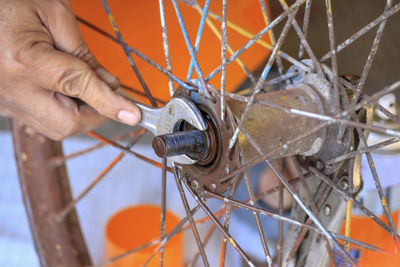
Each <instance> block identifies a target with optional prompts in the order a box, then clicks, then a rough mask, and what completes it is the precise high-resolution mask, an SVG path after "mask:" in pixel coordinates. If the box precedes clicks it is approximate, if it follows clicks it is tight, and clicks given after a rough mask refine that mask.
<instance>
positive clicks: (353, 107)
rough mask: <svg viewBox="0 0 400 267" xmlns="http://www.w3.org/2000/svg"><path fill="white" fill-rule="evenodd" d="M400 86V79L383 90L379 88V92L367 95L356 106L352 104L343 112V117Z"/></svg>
mask: <svg viewBox="0 0 400 267" xmlns="http://www.w3.org/2000/svg"><path fill="white" fill-rule="evenodd" d="M399 88H400V80H398V81H397V82H394V83H392V84H391V85H389V86H387V87H385V88H384V89H382V90H379V91H378V92H376V93H375V94H373V95H371V96H369V97H367V98H366V99H363V100H361V101H360V103H358V104H357V105H355V106H351V107H349V108H348V109H347V110H345V111H343V112H342V114H341V117H345V116H346V115H347V114H349V113H351V112H354V111H356V110H359V109H360V108H362V107H363V106H365V105H368V104H370V103H373V102H376V101H378V100H379V98H381V97H382V96H384V95H386V94H389V93H391V92H393V91H395V90H397V89H399Z"/></svg>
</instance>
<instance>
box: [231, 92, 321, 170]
mask: <svg viewBox="0 0 400 267" xmlns="http://www.w3.org/2000/svg"><path fill="white" fill-rule="evenodd" d="M268 103H271V104H273V105H279V106H283V107H286V108H295V109H299V110H304V111H309V112H313V113H318V114H324V113H325V112H324V106H323V102H322V101H321V99H320V97H319V95H318V94H317V93H316V92H315V90H314V89H313V88H312V87H311V86H309V85H307V84H296V88H292V89H287V90H281V91H275V92H271V93H264V94H259V95H257V97H256V102H255V103H254V104H253V105H252V107H251V109H250V112H249V115H248V116H247V118H246V119H245V120H244V123H243V128H244V129H245V130H246V131H247V132H248V133H249V134H250V135H251V137H252V138H253V140H254V141H255V142H256V143H257V144H258V145H259V147H260V149H261V150H262V152H264V153H265V154H267V153H269V152H271V151H274V150H277V152H276V153H275V154H273V155H271V159H275V158H281V157H287V156H290V155H295V154H301V155H305V156H310V155H313V154H315V153H317V152H318V151H319V150H320V149H321V147H322V146H323V144H324V141H325V130H323V129H322V130H320V131H318V132H316V133H314V134H312V135H310V136H308V137H307V138H305V139H303V140H302V142H298V143H296V144H292V145H290V146H288V147H287V148H285V149H278V148H279V147H282V146H283V145H285V144H286V143H287V142H289V141H291V140H293V139H295V138H296V137H297V136H299V135H302V134H304V133H306V132H307V131H309V130H310V129H312V128H315V127H317V126H318V125H320V123H321V122H320V121H318V120H316V119H313V118H309V117H304V116H300V115H295V114H291V113H288V112H287V111H285V110H283V109H280V108H278V107H275V106H273V105H268ZM227 104H228V106H229V107H230V109H231V110H232V112H233V114H234V115H235V117H236V118H237V119H240V118H241V115H242V114H243V112H244V109H245V107H246V104H247V102H246V101H245V100H236V99H228V100H227ZM238 141H239V145H240V150H241V152H242V153H243V159H244V162H245V163H246V162H250V161H252V160H254V159H256V158H258V157H259V156H260V154H259V153H258V152H257V150H256V149H255V148H254V147H253V146H252V145H251V144H250V142H249V140H248V139H247V138H246V136H245V135H244V134H243V133H240V134H239V137H238Z"/></svg>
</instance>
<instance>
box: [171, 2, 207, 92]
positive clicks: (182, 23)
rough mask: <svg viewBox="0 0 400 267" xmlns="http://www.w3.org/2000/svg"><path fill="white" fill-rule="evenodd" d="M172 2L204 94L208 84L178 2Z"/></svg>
mask: <svg viewBox="0 0 400 267" xmlns="http://www.w3.org/2000/svg"><path fill="white" fill-rule="evenodd" d="M171 1H172V4H173V5H174V9H175V13H176V17H177V19H178V22H179V25H180V27H181V32H182V34H183V38H184V39H185V43H186V47H187V49H188V50H189V54H190V57H191V59H192V60H193V64H194V68H195V69H196V73H197V75H198V76H199V79H200V82H201V86H202V88H203V90H204V92H208V90H207V88H208V87H207V86H206V82H205V80H204V75H203V71H202V70H201V68H200V65H199V62H198V61H197V58H196V54H195V52H194V50H193V46H192V44H191V42H190V38H189V34H188V32H187V30H186V26H185V23H184V22H183V18H182V14H181V11H180V9H179V6H178V2H177V0H171Z"/></svg>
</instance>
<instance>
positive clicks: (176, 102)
mask: <svg viewBox="0 0 400 267" xmlns="http://www.w3.org/2000/svg"><path fill="white" fill-rule="evenodd" d="M138 106H139V107H140V109H141V110H142V120H141V122H140V125H142V126H143V127H145V128H146V129H148V130H149V131H150V132H152V133H153V134H154V135H155V136H158V135H163V134H170V133H173V132H174V131H177V130H178V129H177V127H179V125H180V124H181V123H182V122H183V121H186V122H187V123H189V124H191V125H192V126H193V127H195V128H197V129H198V130H201V131H205V130H206V129H207V123H206V122H205V120H204V118H203V116H202V114H201V112H200V111H199V110H198V109H197V107H196V105H195V104H194V103H193V102H191V101H190V100H188V99H187V98H185V97H174V98H171V99H170V101H169V102H168V103H167V104H165V106H164V107H162V108H157V109H154V108H150V107H147V106H144V105H141V104H138ZM169 159H170V160H171V161H174V162H177V163H182V164H194V163H196V162H197V161H196V160H193V159H191V158H190V157H188V156H186V155H180V156H173V157H169Z"/></svg>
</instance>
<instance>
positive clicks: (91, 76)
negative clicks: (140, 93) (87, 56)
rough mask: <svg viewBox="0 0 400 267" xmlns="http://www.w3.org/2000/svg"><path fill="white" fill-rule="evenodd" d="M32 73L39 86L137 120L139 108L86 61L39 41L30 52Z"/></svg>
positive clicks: (109, 113)
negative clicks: (113, 88) (112, 87)
mask: <svg viewBox="0 0 400 267" xmlns="http://www.w3.org/2000/svg"><path fill="white" fill-rule="evenodd" d="M29 56H30V58H31V60H32V61H31V62H35V63H34V64H33V65H32V66H31V67H32V69H31V73H33V74H34V75H35V77H34V78H35V80H36V81H37V82H38V83H39V86H41V87H43V88H46V89H48V90H52V91H56V92H59V93H61V94H64V95H67V96H70V97H76V98H79V99H81V100H82V101H84V102H86V103H87V104H88V105H89V106H91V107H93V108H94V109H95V110H96V111H97V112H99V113H100V114H102V115H104V116H106V117H108V118H111V119H114V120H118V121H121V122H123V123H125V124H129V125H135V124H137V123H138V122H139V121H140V117H141V112H140V110H139V108H138V107H137V106H136V105H135V104H134V103H133V102H132V101H130V100H129V99H127V98H125V97H123V96H121V95H118V94H117V93H115V92H114V91H113V90H112V89H111V88H110V86H109V85H108V84H107V83H106V82H104V81H103V80H102V79H100V78H99V76H98V75H97V74H96V73H95V71H94V70H93V69H92V68H91V67H90V66H89V65H88V63H86V62H85V61H83V60H81V59H79V58H77V57H75V56H72V55H69V54H67V53H64V52H62V51H59V50H56V49H55V48H54V47H52V46H51V45H49V44H47V43H44V42H41V43H37V44H36V45H34V46H33V47H31V51H30V52H29Z"/></svg>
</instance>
